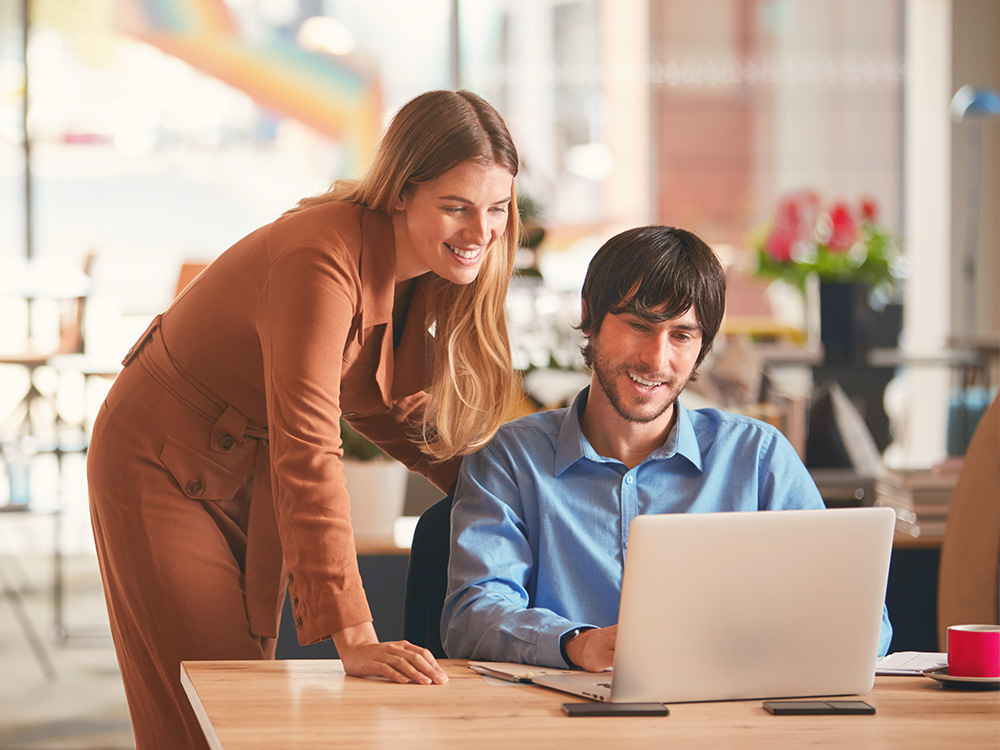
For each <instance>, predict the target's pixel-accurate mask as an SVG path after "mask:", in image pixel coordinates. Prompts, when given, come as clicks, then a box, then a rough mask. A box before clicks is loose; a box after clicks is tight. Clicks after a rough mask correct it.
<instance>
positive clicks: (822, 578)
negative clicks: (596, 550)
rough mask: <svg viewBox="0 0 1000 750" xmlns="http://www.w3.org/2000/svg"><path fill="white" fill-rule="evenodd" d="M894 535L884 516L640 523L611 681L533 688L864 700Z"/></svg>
mask: <svg viewBox="0 0 1000 750" xmlns="http://www.w3.org/2000/svg"><path fill="white" fill-rule="evenodd" d="M894 527H895V513H894V511H893V510H892V509H891V508H845V509H829V510H783V511H762V512H754V513H678V514H666V515H646V516H639V517H637V518H635V519H634V520H633V521H632V524H631V527H630V529H629V541H628V552H627V555H626V561H625V573H624V579H623V581H622V598H621V604H620V607H619V614H618V639H617V643H616V646H615V664H614V670H613V671H609V672H603V673H592V672H567V671H563V672H561V673H560V674H556V675H550V674H538V675H534V676H533V679H532V681H533V682H534V683H535V684H537V685H544V686H546V687H550V688H555V689H557V690H563V691H565V692H569V693H573V694H575V695H581V696H584V697H586V698H592V699H595V700H599V701H612V702H633V701H634V702H662V703H679V702H684V701H720V700H739V699H756V698H790V697H795V696H822V695H859V694H864V693H867V692H868V691H869V690H871V688H872V685H873V684H874V681H875V662H876V660H877V655H878V645H879V633H880V628H881V623H882V606H883V602H884V601H885V588H886V581H887V579H888V575H889V556H890V553H891V551H892V535H893V529H894Z"/></svg>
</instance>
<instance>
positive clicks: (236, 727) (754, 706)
mask: <svg viewBox="0 0 1000 750" xmlns="http://www.w3.org/2000/svg"><path fill="white" fill-rule="evenodd" d="M443 664H444V666H445V669H446V670H447V672H448V675H449V677H450V678H451V681H450V682H449V683H448V684H447V685H443V686H420V685H396V684H393V683H388V682H381V681H376V680H364V679H356V678H352V677H345V676H344V673H343V670H342V669H341V665H340V662H339V661H334V660H320V661H285V662H281V661H277V662H244V661H231V662H224V661H222V662H184V663H182V664H181V680H182V682H183V684H184V688H185V690H186V691H187V694H188V697H189V698H190V700H191V703H192V705H193V706H194V708H195V711H196V712H197V714H198V716H199V717H200V720H201V724H202V727H203V728H204V729H205V733H206V736H207V737H208V739H209V744H210V745H211V747H212V748H216V749H219V748H224V750H251V749H257V748H292V747H293V748H296V750H309V749H310V748H324V749H325V748H330V747H347V748H352V749H354V750H364V749H365V748H384V749H386V750H392V749H394V748H408V749H409V748H428V749H433V750H438V749H439V748H470V747H475V748H477V750H494V749H496V750H510V748H535V747H544V748H550V749H551V750H560V749H561V748H567V750H580V748H600V749H601V750H607V749H608V748H625V747H627V748H664V747H677V748H712V749H713V750H715V749H716V748H720V747H724V748H727V749H729V748H737V749H739V748H750V747H754V748H765V747H766V748H804V747H837V748H844V747H858V748H865V749H866V750H871V749H872V748H905V750H919V749H920V748H933V750H943V749H944V748H956V747H960V748H963V750H967V749H969V748H980V747H981V748H990V749H991V750H996V748H997V747H1000V692H992V691H991V692H965V691H954V690H946V689H944V688H942V687H940V686H939V685H938V684H937V683H936V682H934V681H933V680H930V679H928V678H924V677H878V678H876V683H875V689H874V690H873V691H872V692H871V693H869V694H868V695H867V696H864V699H865V700H867V701H868V702H869V703H870V704H872V705H873V706H875V708H876V710H877V711H878V713H877V714H876V715H875V716H802V717H796V716H780V717H779V716H772V715H770V714H768V713H767V712H765V711H764V709H763V708H762V707H761V702H760V701H759V700H758V701H736V702H726V703H681V704H673V705H671V707H670V716H667V717H653V718H634V717H627V718H626V717H622V718H574V719H570V718H569V717H567V716H565V715H564V714H563V712H562V709H561V706H560V704H562V703H563V702H571V701H574V700H581V701H582V699H574V698H572V697H570V696H566V695H563V694H561V693H558V692H555V691H552V690H547V689H546V688H541V687H534V686H532V685H514V684H505V683H504V684H499V685H497V684H491V683H490V682H488V681H487V680H486V679H485V678H483V677H480V676H479V675H477V674H475V673H473V672H472V671H471V670H469V669H468V668H467V667H466V666H465V662H464V661H462V660H452V661H444V662H443Z"/></svg>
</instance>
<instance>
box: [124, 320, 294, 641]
mask: <svg viewBox="0 0 1000 750" xmlns="http://www.w3.org/2000/svg"><path fill="white" fill-rule="evenodd" d="M161 319H162V315H157V316H156V317H155V318H153V322H152V323H150V324H149V328H147V329H146V331H145V332H144V333H143V334H142V336H141V337H140V338H139V340H138V341H137V342H136V343H135V345H134V346H133V347H132V348H131V349H129V352H128V354H126V355H125V359H124V360H122V365H123V366H126V367H127V366H128V365H129V363H130V362H132V360H134V359H137V358H138V360H139V363H140V364H141V365H142V366H143V368H144V369H145V370H146V371H148V372H149V374H150V375H151V376H152V377H153V379H154V380H156V381H157V382H158V383H159V384H160V385H162V386H163V387H164V388H165V389H166V390H167V391H168V392H170V393H171V394H172V395H173V396H174V397H175V398H177V399H178V400H179V401H181V402H182V403H183V404H185V405H186V406H188V407H189V408H190V409H191V410H192V411H194V412H196V413H198V414H200V415H201V416H203V417H205V418H206V419H209V420H211V421H212V422H213V423H215V424H214V426H213V429H212V436H213V438H215V437H216V433H220V434H230V435H232V436H233V437H234V438H236V439H237V440H240V439H242V438H243V437H248V438H252V439H254V440H256V441H257V448H256V451H255V453H254V464H253V477H252V480H251V486H250V516H249V520H248V522H247V551H246V568H245V574H244V579H245V582H246V608H247V618H248V620H249V623H250V632H251V633H253V634H254V635H256V636H260V637H265V638H277V637H278V617H279V615H280V612H281V606H282V604H283V599H282V596H281V593H282V589H281V582H282V580H283V573H284V571H283V561H282V554H281V541H280V539H279V537H278V522H277V518H276V517H275V513H274V496H273V493H272V490H271V455H270V450H269V444H268V439H267V428H266V427H261V426H259V425H255V424H253V423H251V422H249V421H248V420H247V418H246V417H245V416H243V415H242V414H241V413H240V412H239V410H237V409H236V408H235V407H233V406H231V405H229V404H227V403H225V402H224V401H222V400H221V399H219V398H218V396H216V395H215V394H213V393H212V392H211V391H209V390H208V389H207V388H205V387H204V386H202V385H201V384H200V383H199V382H198V381H197V380H195V379H194V378H193V377H192V376H191V375H189V374H187V373H185V372H184V371H183V370H182V369H181V368H180V366H179V365H178V364H177V363H176V362H175V361H174V360H173V358H172V357H171V356H170V353H169V352H168V351H167V347H166V345H165V344H164V341H163V332H162V330H160V323H161ZM217 443H218V441H217V440H215V439H213V440H212V445H213V446H214V445H216V444H217Z"/></svg>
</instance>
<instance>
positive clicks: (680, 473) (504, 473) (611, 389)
mask: <svg viewBox="0 0 1000 750" xmlns="http://www.w3.org/2000/svg"><path fill="white" fill-rule="evenodd" d="M725 292H726V277H725V272H724V270H723V268H722V266H721V264H720V263H719V261H718V259H717V258H716V256H715V253H714V252H713V251H712V249H711V248H709V247H708V245H706V244H705V243H704V242H703V241H702V240H701V239H699V238H698V237H697V236H695V235H694V234H692V233H690V232H687V231H684V230H682V229H674V228H670V227H662V226H649V227H641V228H638V229H632V230H629V231H626V232H623V233H621V234H619V235H617V236H615V237H613V238H612V239H611V240H609V241H608V242H607V243H605V244H604V246H603V247H601V249H600V250H599V251H598V252H597V254H596V255H595V256H594V258H593V260H592V261H591V263H590V267H589V269H588V271H587V276H586V279H585V280H584V285H583V292H582V310H583V319H582V321H581V324H580V329H581V330H582V331H583V333H584V334H585V335H586V336H587V338H588V343H587V344H586V346H585V347H584V349H583V353H584V359H585V361H586V362H587V365H588V366H589V367H590V368H591V370H592V377H591V384H590V386H589V387H588V388H585V389H584V390H583V391H582V392H581V393H580V394H579V395H578V396H577V397H576V399H575V401H574V402H573V404H572V405H571V406H570V407H569V408H567V409H559V410H552V411H547V412H542V413H538V414H532V415H530V416H527V417H524V418H522V419H519V420H516V421H514V422H511V423H509V424H507V425H504V426H503V427H502V428H501V429H500V432H499V433H498V434H497V435H496V437H495V438H494V439H493V440H492V441H491V442H490V443H489V444H488V445H487V446H486V447H485V448H484V449H483V450H481V451H480V452H479V453H477V454H475V455H472V456H468V457H466V459H465V460H464V462H463V465H462V470H461V474H460V476H459V481H458V485H457V487H456V491H455V498H454V507H453V511H452V544H451V557H450V562H449V576H448V578H449V581H448V594H447V598H446V600H445V605H444V610H443V613H442V623H441V631H442V641H443V644H444V647H445V650H446V652H447V653H448V655H449V656H450V657H453V658H473V659H483V660H492V661H514V662H522V663H526V664H539V665H545V666H554V667H562V668H565V667H580V668H582V669H586V670H590V671H601V670H604V669H607V668H608V667H610V666H612V664H613V661H614V643H615V636H616V632H617V625H616V623H617V619H618V602H619V599H620V595H621V580H622V571H623V569H624V559H625V550H626V548H627V545H628V527H629V522H630V521H631V520H632V518H634V517H635V516H637V515H639V514H642V513H704V512H709V511H750V510H782V509H794V508H822V507H824V506H823V500H822V498H821V497H820V494H819V491H818V490H817V489H816V485H815V484H814V483H813V481H812V478H811V477H810V476H809V472H808V471H807V470H806V468H805V467H804V466H803V465H802V462H801V461H800V460H799V458H798V456H797V455H796V453H795V451H794V450H793V449H792V447H791V445H790V444H789V443H788V441H787V440H786V439H785V438H784V437H783V436H782V435H781V433H780V432H778V431H777V430H776V429H774V428H773V427H771V426H770V425H767V424H765V423H763V422H759V421H757V420H754V419H750V418H748V417H743V416H737V415H734V414H728V413H725V412H721V411H718V410H715V409H702V410H698V411H688V410H687V409H685V408H684V407H683V406H682V405H681V403H680V401H679V400H678V397H679V395H680V393H681V392H682V391H683V390H684V387H685V385H687V383H688V382H689V381H690V380H691V379H693V378H694V377H695V373H696V370H697V368H698V366H699V365H700V364H701V363H702V361H703V360H704V359H705V356H706V355H707V354H708V352H709V351H710V350H711V347H712V342H713V340H714V338H715V335H716V333H717V332H718V330H719V326H720V324H721V322H722V316H723V312H724V310H725ZM719 552H720V554H724V550H720V551H719ZM734 564H739V561H734ZM891 635H892V628H891V626H890V624H889V620H888V617H887V616H886V614H885V612H884V611H883V618H882V636H881V639H880V643H879V653H880V655H884V654H885V653H886V652H887V651H888V648H889V640H890V638H891Z"/></svg>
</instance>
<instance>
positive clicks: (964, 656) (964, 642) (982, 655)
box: [948, 625, 1000, 677]
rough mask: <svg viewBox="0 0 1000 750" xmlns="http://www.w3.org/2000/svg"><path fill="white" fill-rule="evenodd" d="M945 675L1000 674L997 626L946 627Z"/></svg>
mask: <svg viewBox="0 0 1000 750" xmlns="http://www.w3.org/2000/svg"><path fill="white" fill-rule="evenodd" d="M948 675H949V676H951V677H1000V625H952V626H951V627H950V628H948Z"/></svg>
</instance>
